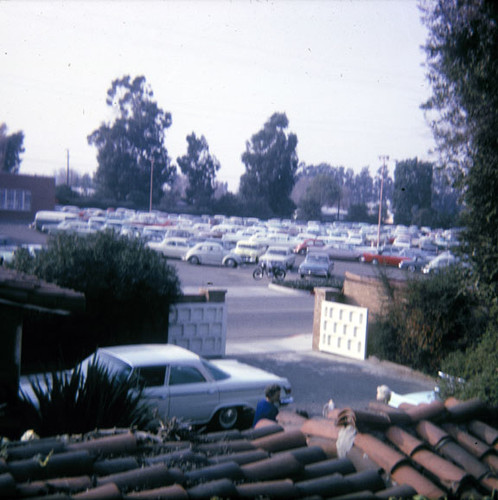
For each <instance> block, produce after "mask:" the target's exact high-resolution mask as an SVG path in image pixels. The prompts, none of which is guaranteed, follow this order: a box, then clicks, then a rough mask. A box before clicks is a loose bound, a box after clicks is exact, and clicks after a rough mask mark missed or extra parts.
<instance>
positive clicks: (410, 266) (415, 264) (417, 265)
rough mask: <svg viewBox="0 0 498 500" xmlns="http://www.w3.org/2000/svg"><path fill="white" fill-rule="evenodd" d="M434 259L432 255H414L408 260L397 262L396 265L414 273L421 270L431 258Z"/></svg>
mask: <svg viewBox="0 0 498 500" xmlns="http://www.w3.org/2000/svg"><path fill="white" fill-rule="evenodd" d="M432 259H434V256H431V257H429V256H427V255H422V254H420V255H414V256H413V257H412V258H411V259H408V260H402V261H401V262H400V263H399V264H398V267H399V268H400V269H404V270H406V271H409V272H411V273H414V272H416V271H422V269H423V268H424V267H425V266H426V265H427V264H428V263H429V262H430V261H431V260H432Z"/></svg>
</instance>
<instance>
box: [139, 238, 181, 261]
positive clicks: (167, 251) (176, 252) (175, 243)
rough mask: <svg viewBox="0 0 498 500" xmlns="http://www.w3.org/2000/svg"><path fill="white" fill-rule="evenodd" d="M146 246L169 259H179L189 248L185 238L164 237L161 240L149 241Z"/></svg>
mask: <svg viewBox="0 0 498 500" xmlns="http://www.w3.org/2000/svg"><path fill="white" fill-rule="evenodd" d="M145 245H146V246H147V247H149V248H151V249H152V250H155V251H156V252H160V253H162V254H163V255H164V256H165V257H169V258H171V259H181V258H182V257H183V256H184V255H185V254H186V253H187V252H188V250H189V248H190V246H189V244H188V239H187V238H173V237H172V238H164V239H163V240H162V241H149V242H147V243H146V244H145Z"/></svg>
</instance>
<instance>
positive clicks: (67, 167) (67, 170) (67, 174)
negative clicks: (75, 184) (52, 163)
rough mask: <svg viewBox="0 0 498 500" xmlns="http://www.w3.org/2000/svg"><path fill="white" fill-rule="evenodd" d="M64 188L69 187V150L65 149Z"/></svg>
mask: <svg viewBox="0 0 498 500" xmlns="http://www.w3.org/2000/svg"><path fill="white" fill-rule="evenodd" d="M66 186H69V149H66Z"/></svg>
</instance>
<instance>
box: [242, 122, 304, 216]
mask: <svg viewBox="0 0 498 500" xmlns="http://www.w3.org/2000/svg"><path fill="white" fill-rule="evenodd" d="M288 125H289V121H288V119H287V116H286V115H285V113H274V114H273V115H272V116H271V117H270V119H269V120H268V121H267V122H266V123H265V125H264V127H263V129H262V130H260V131H259V132H257V133H256V134H254V135H253V136H252V137H251V140H250V141H248V142H247V143H246V151H245V152H244V153H243V154H242V162H243V163H244V165H245V167H246V172H245V173H244V174H243V175H242V177H241V179H240V188H239V192H240V195H241V197H242V198H243V199H244V200H246V201H247V202H248V204H249V205H254V206H256V207H257V206H267V207H269V209H270V210H271V212H272V213H273V214H274V215H277V216H288V215H290V214H291V213H292V211H293V210H294V208H295V205H294V203H293V202H292V200H291V199H290V195H291V192H292V188H293V187H294V183H295V175H296V171H297V166H298V158H297V152H296V147H297V136H296V135H295V134H292V133H288V134H287V133H286V131H285V129H286V128H287V127H288Z"/></svg>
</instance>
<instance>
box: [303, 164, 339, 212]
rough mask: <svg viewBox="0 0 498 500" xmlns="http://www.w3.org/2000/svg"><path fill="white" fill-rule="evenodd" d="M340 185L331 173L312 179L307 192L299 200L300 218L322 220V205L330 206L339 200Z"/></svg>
mask: <svg viewBox="0 0 498 500" xmlns="http://www.w3.org/2000/svg"><path fill="white" fill-rule="evenodd" d="M340 191H341V189H340V186H339V184H338V183H337V181H336V179H335V177H334V176H333V175H332V174H331V173H328V174H326V173H324V174H318V175H316V176H315V177H313V179H312V180H311V182H310V184H309V185H308V187H307V189H306V193H305V194H304V196H303V197H302V198H301V199H300V200H299V203H298V207H299V209H300V214H299V218H304V219H308V220H310V219H314V220H320V219H321V217H322V207H325V206H327V207H330V206H332V204H334V203H336V202H337V201H338V200H339V194H340Z"/></svg>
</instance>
